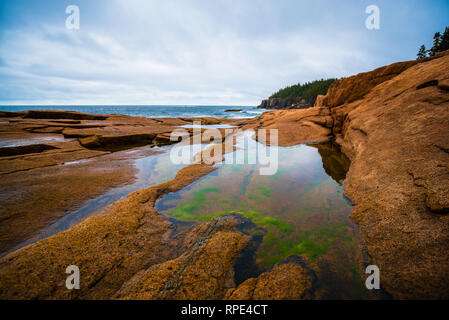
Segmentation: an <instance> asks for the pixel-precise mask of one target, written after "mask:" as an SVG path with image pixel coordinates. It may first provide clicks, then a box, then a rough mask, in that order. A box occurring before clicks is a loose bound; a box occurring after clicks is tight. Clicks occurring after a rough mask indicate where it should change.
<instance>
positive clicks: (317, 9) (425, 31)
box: [0, 0, 449, 105]
mask: <svg viewBox="0 0 449 320" xmlns="http://www.w3.org/2000/svg"><path fill="white" fill-rule="evenodd" d="M71 4H75V5H77V6H78V7H79V9H80V29H79V30H69V29H67V28H66V25H65V20H66V18H67V16H68V15H67V14H66V13H65V9H66V7H67V6H68V5H71ZM371 4H374V5H377V6H378V7H379V9H380V30H368V29H367V28H366V27H365V20H366V18H367V17H368V14H366V13H365V9H366V7H367V6H368V5H371ZM447 25H449V1H447V0H441V1H439V0H432V1H428V0H427V1H426V0H422V1H414V0H395V1H391V0H390V1H389V0H386V1H375V0H369V1H362V0H353V1H350V0H345V1H335V0H328V1H324V0H323V1H300V0H239V1H229V0H179V1H174V0H157V1H148V0H142V1H138V0H107V1H106V0H104V1H101V0H95V1H92V0H69V1H65V0H28V1H27V0H0V104H3V105H8V104H22V105H31V104H69V105H70V104H145V105H149V104H174V105H176V104H181V105H189V104H199V105H207V104H209V105H256V104H258V103H259V101H260V100H261V99H263V98H266V97H267V96H269V95H270V94H272V93H273V92H275V91H276V90H277V89H278V88H281V87H284V86H286V85H291V84H294V83H298V82H301V83H303V82H306V81H311V80H314V79H320V78H328V77H343V76H349V75H352V74H355V73H359V72H363V71H368V70H371V69H373V68H376V67H379V66H382V65H386V64H389V63H392V62H396V61H399V60H409V59H414V58H415V56H416V52H417V50H418V47H419V46H420V45H421V44H423V43H425V44H426V45H427V46H430V45H431V40H432V36H433V34H434V33H435V32H436V31H443V30H444V27H445V26H447Z"/></svg>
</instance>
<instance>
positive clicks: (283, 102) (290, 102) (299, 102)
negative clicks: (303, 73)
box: [257, 98, 313, 109]
mask: <svg viewBox="0 0 449 320" xmlns="http://www.w3.org/2000/svg"><path fill="white" fill-rule="evenodd" d="M311 107H313V105H311V104H310V103H308V102H307V101H306V100H305V99H302V98H289V99H282V98H269V99H265V100H262V102H261V103H260V105H259V106H258V107H257V108H260V109H306V108H311Z"/></svg>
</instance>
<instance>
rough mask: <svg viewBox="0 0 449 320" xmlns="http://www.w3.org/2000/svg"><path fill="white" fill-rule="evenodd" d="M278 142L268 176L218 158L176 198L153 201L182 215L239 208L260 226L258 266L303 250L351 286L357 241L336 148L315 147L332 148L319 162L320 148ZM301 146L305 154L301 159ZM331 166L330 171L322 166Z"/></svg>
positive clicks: (201, 217)
mask: <svg viewBox="0 0 449 320" xmlns="http://www.w3.org/2000/svg"><path fill="white" fill-rule="evenodd" d="M279 149H280V151H279V152H280V154H279V170H278V171H277V172H276V174H275V175H273V176H261V175H259V174H258V173H257V172H258V170H257V166H249V165H235V164H234V165H226V164H224V165H222V166H220V168H219V170H217V171H216V172H215V173H214V174H213V175H209V176H206V177H205V178H204V179H202V180H201V181H199V182H196V183H194V184H193V185H192V186H191V187H189V188H187V189H184V190H181V191H180V192H178V193H177V195H176V197H174V199H173V198H172V199H170V198H169V197H167V199H166V200H164V198H163V199H162V200H161V203H162V205H160V206H159V207H157V208H158V210H160V211H161V212H162V213H164V214H166V215H168V216H171V217H174V218H176V219H179V220H184V221H199V222H201V221H208V220H210V219H212V218H215V217H219V216H223V215H228V214H240V215H242V216H243V217H246V218H248V219H250V220H251V221H252V222H253V223H254V224H255V225H256V226H258V227H259V228H258V229H254V231H253V232H255V233H258V234H259V233H260V232H262V234H263V240H262V242H261V243H260V245H259V248H258V250H257V251H256V257H255V261H257V264H258V265H259V266H260V267H261V268H262V269H266V270H268V269H270V268H271V267H272V266H273V265H275V264H276V263H279V262H280V261H282V260H283V259H285V258H286V257H288V256H290V255H301V256H304V257H307V259H306V260H307V261H308V262H307V263H308V264H309V266H310V267H311V268H313V269H315V270H316V271H317V272H318V271H319V267H318V265H319V261H322V260H323V259H324V260H325V261H328V263H330V264H331V265H333V266H334V268H335V270H337V272H338V273H341V275H342V277H343V278H345V279H346V280H348V281H349V282H353V281H354V284H349V286H353V287H357V286H360V283H361V281H360V276H359V273H358V272H355V271H354V270H358V268H357V266H358V265H359V264H358V262H357V261H355V260H354V257H355V255H354V254H353V252H354V250H357V248H356V241H355V239H354V230H353V228H352V227H351V225H352V223H351V222H350V220H349V219H348V215H349V213H350V210H351V205H350V203H349V202H348V201H347V199H345V198H344V196H343V187H342V186H341V185H340V184H339V183H340V182H341V179H342V177H343V173H342V169H341V168H342V167H343V166H342V165H339V163H337V164H336V165H334V164H333V162H332V161H334V160H335V159H339V157H338V155H337V156H336V155H334V154H330V153H331V152H333V151H334V150H333V149H325V150H324V151H325V152H321V154H322V155H329V154H330V156H331V159H328V160H326V161H325V162H323V163H321V161H320V154H319V153H318V150H319V149H318V150H317V149H316V148H310V147H305V146H299V147H298V146H295V147H291V148H279ZM311 150H312V152H311ZM304 152H305V153H307V156H306V157H304V158H302V157H301V155H302V154H303V153H304ZM317 156H318V158H317ZM324 165H325V166H326V168H323V166H324ZM325 169H326V170H325ZM334 169H335V170H337V173H336V174H330V173H329V172H327V171H331V170H334ZM331 173H332V172H331ZM337 178H338V180H336V179H337ZM261 230H262V231H261ZM318 273H319V272H318ZM351 279H353V280H351ZM351 290H352V289H351ZM354 290H355V289H354ZM356 291H357V290H356Z"/></svg>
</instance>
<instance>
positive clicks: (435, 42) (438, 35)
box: [430, 32, 441, 56]
mask: <svg viewBox="0 0 449 320" xmlns="http://www.w3.org/2000/svg"><path fill="white" fill-rule="evenodd" d="M440 45H441V33H439V32H437V33H435V35H434V36H433V46H432V48H431V49H430V55H431V56H434V55H435V53H437V52H440Z"/></svg>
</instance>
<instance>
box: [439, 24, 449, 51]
mask: <svg viewBox="0 0 449 320" xmlns="http://www.w3.org/2000/svg"><path fill="white" fill-rule="evenodd" d="M445 50H449V27H446V29H445V30H444V33H443V35H442V36H441V40H440V51H445Z"/></svg>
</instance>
